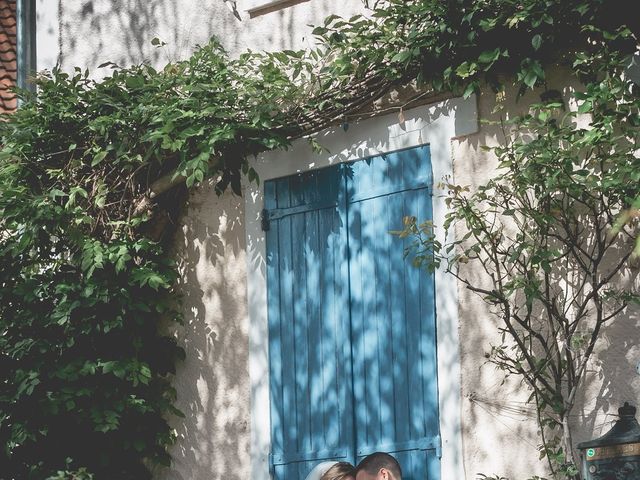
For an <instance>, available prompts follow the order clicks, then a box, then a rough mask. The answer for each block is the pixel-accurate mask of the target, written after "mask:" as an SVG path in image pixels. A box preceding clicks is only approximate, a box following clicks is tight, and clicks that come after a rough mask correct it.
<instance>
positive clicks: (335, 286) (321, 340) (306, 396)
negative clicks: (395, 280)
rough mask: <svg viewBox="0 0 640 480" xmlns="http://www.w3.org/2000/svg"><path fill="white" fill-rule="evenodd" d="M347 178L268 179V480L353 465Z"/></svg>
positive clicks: (328, 173)
mask: <svg viewBox="0 0 640 480" xmlns="http://www.w3.org/2000/svg"><path fill="white" fill-rule="evenodd" d="M344 204H345V201H344V177H343V176H342V175H341V170H340V168H339V167H333V168H330V169H323V170H318V171H315V172H310V173H305V174H301V175H296V176H293V177H288V178H285V179H280V180H274V181H268V182H265V208H266V212H265V215H266V216H267V219H268V221H269V229H268V231H267V232H266V242H267V245H266V250H267V282H268V308H269V310H268V317H269V339H270V375H271V423H272V454H271V462H272V469H273V474H274V478H276V479H287V480H289V479H291V480H294V479H300V478H304V477H305V476H306V474H307V473H308V472H309V470H311V468H313V466H314V465H315V464H316V463H318V462H319V461H322V460H326V459H342V460H348V461H353V454H352V452H353V413H352V411H351V405H352V403H351V399H352V392H351V387H350V386H351V380H350V378H351V371H350V363H351V362H350V358H349V355H350V344H349V323H348V322H349V309H348V277H347V276H348V268H347V265H346V262H345V261H344V259H345V258H346V255H347V252H346V239H347V234H346V220H345V208H344Z"/></svg>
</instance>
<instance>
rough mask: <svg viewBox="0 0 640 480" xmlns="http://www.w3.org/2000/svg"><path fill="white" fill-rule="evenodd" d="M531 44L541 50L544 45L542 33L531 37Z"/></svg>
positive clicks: (535, 48)
mask: <svg viewBox="0 0 640 480" xmlns="http://www.w3.org/2000/svg"><path fill="white" fill-rule="evenodd" d="M531 45H533V49H534V50H539V49H540V46H541V45H542V36H541V35H540V34H536V35H534V36H533V38H532V39H531Z"/></svg>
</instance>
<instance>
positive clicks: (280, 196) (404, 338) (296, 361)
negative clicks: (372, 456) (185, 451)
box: [263, 147, 440, 480]
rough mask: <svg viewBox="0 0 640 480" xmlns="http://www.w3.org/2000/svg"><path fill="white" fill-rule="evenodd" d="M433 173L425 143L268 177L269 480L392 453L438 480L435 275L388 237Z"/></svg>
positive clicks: (421, 205)
mask: <svg viewBox="0 0 640 480" xmlns="http://www.w3.org/2000/svg"><path fill="white" fill-rule="evenodd" d="M432 182H433V179H432V175H431V164H430V157H429V148H428V147H420V148H415V149H409V150H404V151H401V152H397V153H394V154H389V155H385V156H381V157H374V158H371V159H367V160H361V161H357V162H353V163H349V164H343V165H341V166H336V167H330V168H327V169H322V170H317V171H314V172H308V173H304V174H299V175H295V176H291V177H287V178H284V179H279V180H273V181H268V182H265V211H264V212H263V220H264V224H265V226H266V227H268V228H267V229H266V230H267V231H266V242H267V245H266V251H267V283H268V293H267V296H268V298H267V301H268V317H269V345H270V347H269V348H270V355H269V357H270V372H271V373H270V382H271V385H270V387H271V423H272V454H271V465H272V469H273V476H274V478H276V479H282V480H299V479H301V478H305V476H306V475H307V473H308V472H309V471H310V470H311V469H312V468H313V467H314V466H315V465H316V464H317V463H318V462H320V461H322V460H327V459H335V460H346V461H351V462H355V461H357V460H360V459H361V458H362V457H364V456H365V455H367V454H369V453H372V452H374V451H387V452H390V453H392V454H394V455H395V456H396V457H397V458H398V460H399V462H400V464H401V465H402V467H403V471H404V475H403V478H404V479H405V480H406V479H409V480H423V479H428V480H438V479H439V469H440V468H439V458H438V455H437V453H436V452H437V451H438V450H439V441H440V440H439V436H438V431H439V428H438V395H437V379H436V335H435V333H436V332H435V304H434V295H435V292H434V281H433V277H432V276H429V275H426V274H425V273H424V271H419V270H417V269H415V268H413V267H412V266H411V264H410V262H408V261H407V260H406V259H405V258H404V252H403V245H402V244H401V243H400V241H399V240H398V239H397V238H394V237H392V236H391V235H390V234H389V233H388V232H389V231H390V230H400V229H401V228H402V218H403V216H404V215H415V216H417V217H418V218H420V219H426V218H432V205H431V191H430V189H431V185H432Z"/></svg>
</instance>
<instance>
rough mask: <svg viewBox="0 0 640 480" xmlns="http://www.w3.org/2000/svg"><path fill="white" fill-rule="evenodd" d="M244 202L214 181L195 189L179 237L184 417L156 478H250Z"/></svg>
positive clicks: (179, 384)
mask: <svg viewBox="0 0 640 480" xmlns="http://www.w3.org/2000/svg"><path fill="white" fill-rule="evenodd" d="M242 206H243V202H242V200H241V198H240V197H237V196H234V195H233V194H231V193H228V194H225V195H224V196H222V197H218V196H217V195H216V194H215V193H214V189H213V188H211V185H204V186H202V187H201V188H200V189H198V190H197V191H196V192H195V193H193V194H192V195H191V197H190V199H189V203H188V205H187V208H186V211H185V212H184V215H183V217H182V219H181V223H180V225H179V229H178V232H177V235H176V240H175V256H176V258H177V261H178V265H179V271H180V280H179V288H180V292H181V294H182V311H183V315H184V325H183V326H180V327H178V328H176V330H175V332H174V334H175V335H176V337H177V339H178V341H179V343H180V344H181V345H182V346H183V347H184V349H185V351H186V360H185V361H184V362H179V363H178V366H177V374H176V376H175V381H174V386H175V388H176V390H177V392H178V402H177V407H178V408H179V409H180V410H182V412H183V413H184V414H185V418H184V419H182V418H177V417H174V418H172V419H171V423H172V425H173V427H174V428H175V430H176V432H177V435H178V441H177V443H176V445H175V446H174V447H173V449H172V450H171V452H170V453H171V455H172V457H173V464H172V467H171V468H169V469H160V470H158V472H157V475H156V478H157V479H159V480H215V479H225V480H244V479H247V478H250V476H249V469H250V460H249V455H250V452H249V424H250V398H249V397H250V395H249V372H248V334H249V332H248V324H247V300H246V299H247V296H246V253H245V252H246V247H245V231H244V214H243V208H242Z"/></svg>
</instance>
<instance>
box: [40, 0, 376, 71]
mask: <svg viewBox="0 0 640 480" xmlns="http://www.w3.org/2000/svg"><path fill="white" fill-rule="evenodd" d="M46 1H52V2H53V0H46ZM59 2H60V15H61V16H60V17H59V19H58V20H59V24H60V28H59V31H60V36H59V41H60V51H61V52H62V54H61V55H60V62H61V66H62V68H63V69H64V70H71V69H73V67H75V66H80V67H82V68H83V69H84V68H89V69H90V70H91V71H92V72H93V75H94V76H96V77H101V76H105V75H108V73H109V70H108V69H104V70H101V71H95V69H96V67H97V66H98V65H100V64H101V63H104V62H106V61H112V62H115V63H117V64H118V65H121V66H128V65H132V64H138V63H142V62H145V63H150V64H151V65H153V66H154V67H162V66H164V65H165V64H166V63H168V62H170V61H176V60H182V59H185V58H187V57H188V56H189V54H190V53H191V52H192V51H193V49H194V48H195V46H196V45H198V44H200V45H203V44H205V43H207V42H208V41H209V39H210V38H211V37H212V36H215V37H216V38H217V39H218V40H219V41H220V42H221V43H222V45H223V46H224V47H225V48H226V49H227V51H228V52H229V53H230V54H231V55H232V56H237V55H239V54H240V53H242V52H243V51H245V50H247V49H249V48H250V49H252V50H281V49H297V48H303V47H310V46H312V45H313V38H312V35H311V30H312V27H310V26H309V25H310V24H316V25H317V24H319V23H321V22H322V21H323V19H324V18H326V17H327V16H329V15H331V14H337V15H341V16H345V17H350V16H352V15H354V14H356V13H362V12H364V7H363V3H362V1H361V0H343V1H341V2H336V1H334V0H311V1H309V2H304V3H300V4H297V5H293V6H291V7H288V8H284V9H282V10H278V11H276V12H272V13H269V14H266V15H262V16H259V17H256V18H253V19H250V18H249V15H248V14H247V13H246V11H245V9H246V8H248V7H249V6H250V5H251V4H250V3H248V2H246V4H245V2H243V0H238V10H239V12H240V15H241V17H242V21H238V20H237V19H236V18H235V17H234V16H233V14H232V13H231V11H230V10H229V9H228V8H227V7H226V6H225V5H224V3H223V1H222V0H180V1H179V2H178V1H175V0H59ZM53 3H57V2H53ZM265 3H266V2H265ZM155 37H157V38H160V39H161V40H162V41H164V42H166V45H165V46H163V47H160V48H157V47H154V46H153V45H151V40H152V39H153V38H155Z"/></svg>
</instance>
